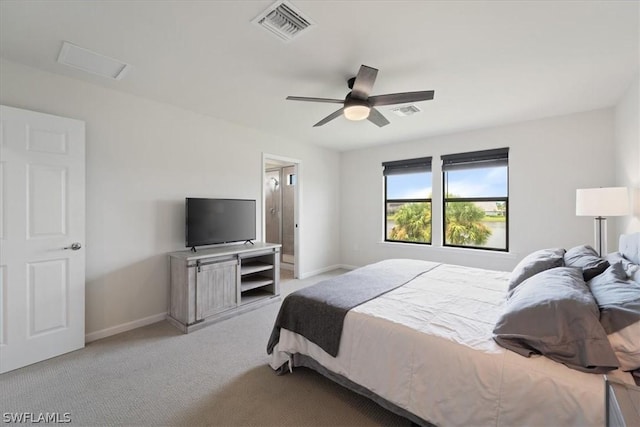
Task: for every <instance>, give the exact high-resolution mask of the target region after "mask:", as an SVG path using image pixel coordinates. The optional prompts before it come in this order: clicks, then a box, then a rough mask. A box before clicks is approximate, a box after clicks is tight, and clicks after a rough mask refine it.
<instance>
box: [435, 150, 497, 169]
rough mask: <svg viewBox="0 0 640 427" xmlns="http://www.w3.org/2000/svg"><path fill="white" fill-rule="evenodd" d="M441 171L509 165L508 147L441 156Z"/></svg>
mask: <svg viewBox="0 0 640 427" xmlns="http://www.w3.org/2000/svg"><path fill="white" fill-rule="evenodd" d="M441 159H442V171H443V172H447V171H452V170H460V169H475V168H491V167H498V166H508V165H509V148H496V149H492V150H483V151H474V152H471V153H460V154H447V155H444V156H441Z"/></svg>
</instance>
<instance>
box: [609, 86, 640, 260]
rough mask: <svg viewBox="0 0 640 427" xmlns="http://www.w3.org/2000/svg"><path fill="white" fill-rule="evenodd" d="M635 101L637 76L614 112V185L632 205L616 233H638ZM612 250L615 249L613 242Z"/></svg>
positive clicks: (639, 111) (639, 126) (639, 138)
mask: <svg viewBox="0 0 640 427" xmlns="http://www.w3.org/2000/svg"><path fill="white" fill-rule="evenodd" d="M639 99H640V74H639V75H638V76H637V77H636V79H635V80H634V81H633V83H632V84H631V86H630V87H629V89H628V90H627V92H626V93H625V95H624V96H623V97H622V99H621V100H620V102H619V103H618V105H617V106H616V109H615V164H616V185H619V186H621V187H628V188H629V194H630V196H631V206H632V215H629V216H626V217H620V218H618V221H617V225H618V227H617V231H618V233H616V234H619V233H633V232H637V231H640V107H639V104H640V101H639ZM610 247H611V246H610ZM613 247H614V248H617V247H618V245H617V243H616V244H615V246H613Z"/></svg>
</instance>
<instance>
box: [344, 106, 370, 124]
mask: <svg viewBox="0 0 640 427" xmlns="http://www.w3.org/2000/svg"><path fill="white" fill-rule="evenodd" d="M370 112H371V108H369V107H368V106H366V105H350V106H348V107H345V109H344V116H345V117H346V118H347V119H348V120H353V121H358V120H364V119H366V118H367V117H369V113H370Z"/></svg>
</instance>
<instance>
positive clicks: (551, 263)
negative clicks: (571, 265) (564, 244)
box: [508, 248, 565, 297]
mask: <svg viewBox="0 0 640 427" xmlns="http://www.w3.org/2000/svg"><path fill="white" fill-rule="evenodd" d="M564 253H565V250H564V249H562V248H553V249H540V250H539V251H535V252H532V253H530V254H529V255H527V256H526V257H524V258H523V259H522V261H520V262H519V263H518V265H516V267H515V268H514V269H513V271H512V272H511V276H510V277H509V293H508V296H509V297H510V296H511V294H512V293H513V290H514V289H515V288H516V287H517V286H518V285H519V284H521V283H522V282H524V281H525V280H527V279H528V278H529V277H531V276H534V275H536V274H538V273H540V272H542V271H545V270H549V269H551V268H555V267H562V266H563V265H564V258H563V257H564Z"/></svg>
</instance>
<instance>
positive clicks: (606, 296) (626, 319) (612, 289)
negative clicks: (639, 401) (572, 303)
mask: <svg viewBox="0 0 640 427" xmlns="http://www.w3.org/2000/svg"><path fill="white" fill-rule="evenodd" d="M589 287H590V288H591V293H592V294H593V296H594V297H595V299H596V302H597V303H598V307H599V308H600V323H601V324H602V326H603V327H604V329H605V331H606V332H607V334H609V341H610V343H611V347H612V348H613V351H614V352H615V353H616V356H617V357H618V360H620V367H621V368H622V369H623V370H625V371H632V370H634V369H638V368H640V283H637V282H635V281H633V280H629V279H627V274H626V272H625V270H624V266H623V264H622V263H621V262H616V263H614V264H611V266H610V267H609V268H608V269H607V270H606V271H605V272H604V273H602V274H601V275H599V276H597V277H595V278H594V279H593V280H591V281H590V282H589Z"/></svg>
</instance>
